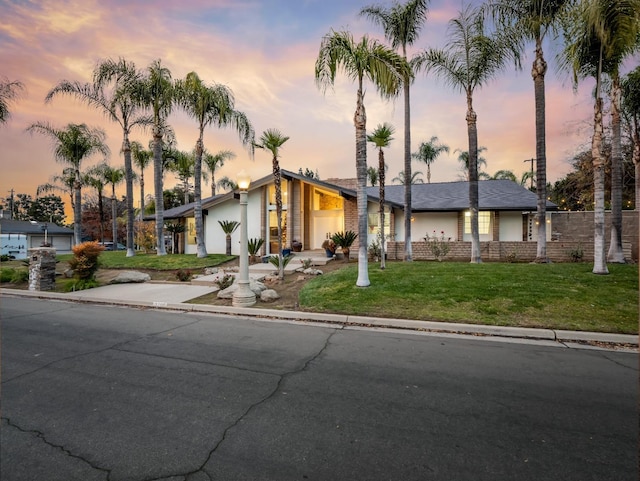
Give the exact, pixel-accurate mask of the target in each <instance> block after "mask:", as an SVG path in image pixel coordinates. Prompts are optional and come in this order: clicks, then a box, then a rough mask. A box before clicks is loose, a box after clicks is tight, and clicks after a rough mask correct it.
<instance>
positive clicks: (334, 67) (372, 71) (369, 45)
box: [315, 31, 412, 287]
mask: <svg viewBox="0 0 640 481" xmlns="http://www.w3.org/2000/svg"><path fill="white" fill-rule="evenodd" d="M338 69H342V70H343V71H344V73H345V74H346V75H347V77H349V79H351V80H353V81H355V82H356V83H357V94H356V111H355V114H354V117H353V123H354V126H355V131H356V174H357V183H358V185H357V204H358V238H359V247H358V279H357V281H356V285H357V286H359V287H366V286H369V285H370V284H371V283H370V281H369V272H368V266H367V235H368V233H367V192H366V185H367V114H366V111H365V108H364V80H365V78H366V79H368V80H369V81H371V83H373V85H374V86H375V87H376V89H377V90H378V92H379V93H380V95H381V96H382V97H383V98H392V97H394V96H396V95H397V94H398V93H399V91H400V87H401V86H402V83H403V81H404V80H405V79H406V78H409V77H412V75H411V70H410V68H409V65H408V64H407V62H406V61H405V59H404V58H402V57H401V56H400V55H398V54H397V53H395V52H394V51H393V50H391V49H389V48H387V47H385V46H384V45H382V44H381V43H379V42H377V41H375V40H371V39H369V37H367V36H364V37H362V39H361V40H360V41H359V42H358V43H356V42H355V41H354V40H353V36H352V35H351V34H350V33H349V32H335V31H332V32H331V33H330V34H328V35H325V36H324V37H323V39H322V43H321V44H320V52H319V53H318V58H317V59H316V68H315V78H316V84H317V85H318V86H319V87H320V88H321V89H322V90H326V88H327V87H329V86H330V85H333V83H334V81H335V77H336V73H337V71H338Z"/></svg>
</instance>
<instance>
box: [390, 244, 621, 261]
mask: <svg viewBox="0 0 640 481" xmlns="http://www.w3.org/2000/svg"><path fill="white" fill-rule="evenodd" d="M411 246H412V250H413V259H414V260H435V257H434V256H433V254H431V250H430V249H429V246H428V245H427V243H426V242H425V241H421V242H412V243H411ZM622 246H623V250H624V255H625V258H626V259H631V243H629V242H626V241H623V243H622ZM449 248H450V249H449V253H448V254H447V256H446V257H445V258H444V260H449V261H452V260H453V261H467V262H468V261H469V259H470V258H471V242H449ZM579 249H581V250H582V253H583V257H582V261H584V262H593V243H583V242H579V241H578V242H574V241H571V242H560V241H551V242H547V257H549V259H550V260H551V261H553V262H571V261H572V255H571V253H572V252H573V251H577V250H579ZM536 254H537V243H536V242H515V241H489V242H480V256H481V258H482V260H483V261H488V262H490V261H503V262H504V261H515V262H520V261H522V262H531V261H534V260H535V259H536ZM387 259H389V260H402V259H404V242H396V241H391V242H387Z"/></svg>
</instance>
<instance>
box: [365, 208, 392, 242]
mask: <svg viewBox="0 0 640 481" xmlns="http://www.w3.org/2000/svg"><path fill="white" fill-rule="evenodd" d="M368 220H369V222H368V224H369V234H377V233H378V232H380V213H375V214H374V213H369V219H368ZM384 234H385V236H386V238H387V239H388V238H389V237H390V235H391V213H390V212H389V210H388V209H385V214H384Z"/></svg>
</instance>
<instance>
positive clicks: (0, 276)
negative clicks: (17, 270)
mask: <svg viewBox="0 0 640 481" xmlns="http://www.w3.org/2000/svg"><path fill="white" fill-rule="evenodd" d="M13 271H14V269H11V268H10V267H3V268H2V269H0V282H11V278H12V277H13Z"/></svg>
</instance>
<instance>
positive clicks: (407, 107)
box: [403, 46, 413, 262]
mask: <svg viewBox="0 0 640 481" xmlns="http://www.w3.org/2000/svg"><path fill="white" fill-rule="evenodd" d="M403 53H404V58H405V60H406V59H407V54H406V49H405V47H404V46H403ZM409 82H410V81H409V78H408V77H406V76H405V79H404V179H405V184H404V260H405V261H408V262H411V261H412V260H413V249H412V247H411V187H412V185H411V102H410V95H409Z"/></svg>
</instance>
